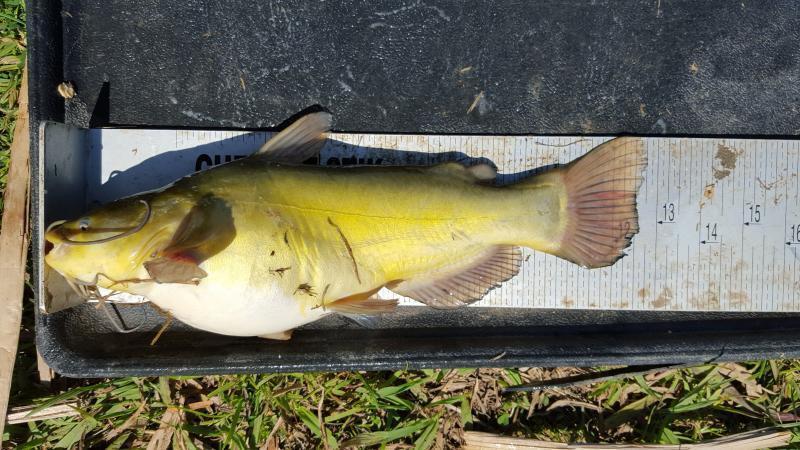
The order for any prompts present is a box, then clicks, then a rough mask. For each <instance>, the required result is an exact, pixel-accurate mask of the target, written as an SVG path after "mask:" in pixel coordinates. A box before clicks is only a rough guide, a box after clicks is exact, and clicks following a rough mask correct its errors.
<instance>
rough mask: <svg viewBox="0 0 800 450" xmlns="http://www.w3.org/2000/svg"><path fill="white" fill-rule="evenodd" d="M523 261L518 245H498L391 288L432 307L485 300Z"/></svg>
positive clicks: (514, 272) (439, 307)
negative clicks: (468, 258) (485, 296)
mask: <svg viewBox="0 0 800 450" xmlns="http://www.w3.org/2000/svg"><path fill="white" fill-rule="evenodd" d="M521 263H522V253H521V252H520V249H519V247H514V246H509V245H501V246H495V247H490V248H487V249H485V250H483V251H480V252H478V254H477V255H475V256H474V257H472V258H470V260H469V261H459V262H458V263H454V264H452V265H450V266H447V267H443V268H441V269H440V270H438V271H433V272H430V273H427V274H425V275H422V276H419V277H416V278H412V279H409V280H403V281H400V282H398V283H396V284H392V285H389V286H388V288H389V289H391V290H392V291H394V292H397V293H398V294H400V295H404V296H406V297H410V298H413V299H414V300H417V301H420V302H422V303H425V304H426V305H428V306H431V307H433V308H438V309H452V308H458V307H461V306H466V305H469V304H470V303H473V302H476V301H478V300H480V299H482V298H483V296H484V295H486V293H487V292H489V291H490V290H491V289H492V288H495V287H497V286H499V285H500V283H502V282H504V281H506V280H508V279H510V278H511V277H513V276H514V275H516V274H517V272H519V266H520V264H521Z"/></svg>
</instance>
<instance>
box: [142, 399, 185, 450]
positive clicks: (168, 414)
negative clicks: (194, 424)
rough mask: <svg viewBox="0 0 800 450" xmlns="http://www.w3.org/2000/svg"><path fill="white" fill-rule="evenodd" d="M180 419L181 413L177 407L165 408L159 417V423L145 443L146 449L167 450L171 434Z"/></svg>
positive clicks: (173, 432) (170, 441)
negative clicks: (148, 440)
mask: <svg viewBox="0 0 800 450" xmlns="http://www.w3.org/2000/svg"><path fill="white" fill-rule="evenodd" d="M181 421H182V414H181V411H180V410H179V409H178V408H174V407H170V408H167V410H166V411H165V412H164V415H163V416H162V417H161V425H160V426H159V427H158V430H156V432H155V434H153V437H152V438H150V442H149V443H148V444H147V450H167V449H168V448H170V444H171V443H172V435H173V434H175V427H176V426H178V424H179V423H181Z"/></svg>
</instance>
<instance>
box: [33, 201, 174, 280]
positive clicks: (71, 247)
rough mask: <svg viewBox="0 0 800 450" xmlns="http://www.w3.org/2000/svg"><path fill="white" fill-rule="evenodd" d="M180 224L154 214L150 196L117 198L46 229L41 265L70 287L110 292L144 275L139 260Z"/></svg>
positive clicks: (146, 257) (165, 239) (154, 249)
mask: <svg viewBox="0 0 800 450" xmlns="http://www.w3.org/2000/svg"><path fill="white" fill-rule="evenodd" d="M179 221H180V217H175V218H174V219H171V218H170V214H164V211H163V210H156V208H155V207H154V205H153V199H152V198H151V197H150V196H136V197H129V198H124V199H120V200H117V201H114V202H112V203H109V204H107V205H104V206H102V207H100V208H97V209H95V210H93V211H91V212H89V213H87V214H85V215H83V216H81V217H79V218H77V219H75V220H70V221H58V222H54V223H53V224H51V225H50V226H49V227H48V229H47V231H46V233H45V236H44V237H45V241H46V244H45V262H46V264H47V265H48V266H50V267H51V268H53V269H54V270H56V271H57V272H59V273H61V274H62V275H63V276H64V277H65V278H67V280H68V281H71V282H72V283H75V284H78V285H84V286H85V285H91V286H102V287H112V286H113V285H115V284H116V283H115V282H118V281H123V280H133V279H137V278H141V277H142V276H146V273H143V268H142V263H143V261H145V260H146V259H148V258H149V257H150V256H151V255H152V254H153V253H154V252H156V251H157V249H158V248H159V247H160V246H163V245H164V243H165V242H166V241H168V240H169V238H170V235H171V234H172V232H173V231H174V229H175V228H176V227H177V223H179Z"/></svg>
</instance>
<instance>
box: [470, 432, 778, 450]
mask: <svg viewBox="0 0 800 450" xmlns="http://www.w3.org/2000/svg"><path fill="white" fill-rule="evenodd" d="M791 438H792V432H791V431H789V430H786V429H781V428H761V429H759V430H753V431H746V432H744V433H739V434H733V435H730V436H726V437H721V438H718V439H712V440H709V441H706V442H700V443H697V444H679V445H658V444H649V445H648V444H578V443H575V444H568V443H562V442H549V441H540V440H537V439H527V438H515V437H510V436H501V435H497V434H491V433H481V432H478V431H467V432H466V433H465V434H464V441H465V442H464V446H463V447H462V448H463V449H465V450H510V449H515V450H556V449H558V450H573V449H574V450H650V449H658V450H700V449H720V450H722V449H725V450H758V449H761V448H778V447H782V446H784V445H787V444H788V443H789V440H790V439H791Z"/></svg>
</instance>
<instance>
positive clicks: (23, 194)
mask: <svg viewBox="0 0 800 450" xmlns="http://www.w3.org/2000/svg"><path fill="white" fill-rule="evenodd" d="M18 111H19V112H18V114H17V124H16V126H15V128H14V141H13V143H12V144H11V160H10V163H9V171H8V184H7V185H6V191H5V193H4V195H3V202H4V204H5V211H3V219H2V229H0V436H2V435H3V428H4V426H5V418H6V411H7V409H8V398H9V390H10V389H11V375H12V373H13V372H14V359H15V358H16V356H17V342H18V340H19V327H20V322H21V320H22V297H23V293H24V288H25V260H26V258H27V255H28V240H29V236H28V205H29V200H30V154H29V149H30V134H29V130H28V127H29V125H28V71H27V67H26V68H25V72H24V73H23V75H22V87H21V89H20V92H19V110H18Z"/></svg>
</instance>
